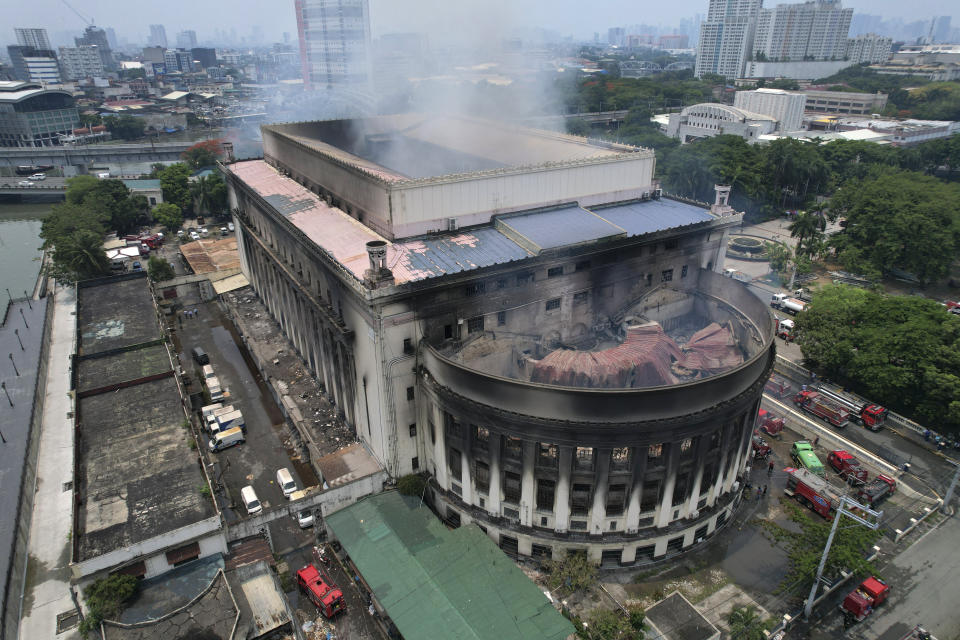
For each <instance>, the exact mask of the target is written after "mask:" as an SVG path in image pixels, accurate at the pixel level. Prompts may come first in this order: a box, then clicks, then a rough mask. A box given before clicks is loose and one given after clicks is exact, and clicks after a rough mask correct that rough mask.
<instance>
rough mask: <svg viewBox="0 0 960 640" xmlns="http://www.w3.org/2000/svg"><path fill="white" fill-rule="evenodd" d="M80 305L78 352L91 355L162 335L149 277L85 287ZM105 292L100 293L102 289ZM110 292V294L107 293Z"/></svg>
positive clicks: (78, 313) (78, 306)
mask: <svg viewBox="0 0 960 640" xmlns="http://www.w3.org/2000/svg"><path fill="white" fill-rule="evenodd" d="M81 291H83V292H84V295H81V296H80V297H79V300H78V305H77V327H78V329H79V333H80V340H79V344H78V345H77V351H78V353H79V354H80V355H89V354H91V353H98V352H100V351H108V350H110V349H115V348H117V347H128V346H130V345H134V344H142V343H144V342H150V341H151V340H156V339H157V338H160V336H161V334H160V327H159V326H158V325H157V316H156V311H155V309H154V306H153V300H152V298H151V296H150V289H149V288H148V287H147V283H146V279H145V278H136V279H132V280H123V281H119V282H116V281H115V282H110V283H109V284H107V285H101V286H99V287H93V288H89V289H81ZM101 291H102V292H104V295H97V294H98V293H99V292H101ZM106 292H109V293H106Z"/></svg>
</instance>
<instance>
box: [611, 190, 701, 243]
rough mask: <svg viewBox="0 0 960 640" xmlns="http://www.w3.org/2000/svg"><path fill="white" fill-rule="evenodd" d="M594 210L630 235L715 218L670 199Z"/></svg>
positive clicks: (697, 208)
mask: <svg viewBox="0 0 960 640" xmlns="http://www.w3.org/2000/svg"><path fill="white" fill-rule="evenodd" d="M592 211H593V213H595V214H596V215H598V216H600V217H601V218H603V219H604V220H609V221H610V223H612V224H615V225H617V226H618V227H621V228H623V229H625V230H626V232H627V234H628V235H629V236H639V235H643V234H645V233H654V232H656V231H663V230H665V229H674V228H677V227H685V226H687V225H690V224H696V223H698V222H706V221H708V220H713V219H714V216H713V215H712V214H711V213H710V212H709V211H707V210H706V209H702V208H700V207H698V206H696V205H692V204H687V203H685V202H678V201H677V200H668V199H666V198H664V199H661V200H645V201H643V202H632V203H630V204H622V205H616V206H613V207H605V208H602V209H600V208H598V209H592Z"/></svg>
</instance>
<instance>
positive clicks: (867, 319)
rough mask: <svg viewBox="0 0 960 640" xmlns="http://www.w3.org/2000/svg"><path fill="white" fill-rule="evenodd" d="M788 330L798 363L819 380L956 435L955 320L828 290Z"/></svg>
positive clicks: (888, 300) (959, 408)
mask: <svg viewBox="0 0 960 640" xmlns="http://www.w3.org/2000/svg"><path fill="white" fill-rule="evenodd" d="M796 323H797V334H798V337H797V343H798V344H799V345H800V348H801V349H802V350H803V357H804V359H805V360H806V361H807V362H808V363H809V364H810V366H812V367H813V368H815V369H816V370H817V371H818V373H820V374H821V375H822V376H826V377H830V378H832V379H834V380H837V381H839V382H842V383H843V384H844V385H845V386H849V387H851V388H853V389H854V390H856V391H858V392H860V393H861V394H863V395H864V396H866V397H870V398H877V399H882V402H883V404H884V406H886V407H888V408H890V409H892V410H894V411H897V412H898V413H902V414H905V415H907V416H910V417H912V418H913V419H915V420H917V421H918V422H920V423H922V424H927V425H929V426H930V427H931V428H936V429H938V430H941V431H946V432H953V433H957V432H960V374H958V372H960V318H957V316H954V315H951V314H949V313H947V312H946V311H945V310H944V308H943V306H941V305H940V304H938V303H937V302H935V301H933V300H927V299H924V298H919V297H916V296H886V295H882V294H879V293H874V292H872V291H867V290H864V289H858V288H855V287H847V286H836V285H831V286H827V287H824V288H823V289H821V290H820V291H819V292H818V293H817V297H816V298H815V299H814V301H813V302H812V303H811V304H810V305H809V306H808V308H807V310H806V311H804V312H803V313H801V314H799V315H798V316H797V319H796Z"/></svg>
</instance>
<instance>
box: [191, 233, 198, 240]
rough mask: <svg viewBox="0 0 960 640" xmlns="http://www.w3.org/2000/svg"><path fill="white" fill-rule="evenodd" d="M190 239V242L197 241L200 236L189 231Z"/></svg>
mask: <svg viewBox="0 0 960 640" xmlns="http://www.w3.org/2000/svg"><path fill="white" fill-rule="evenodd" d="M190 239H191V240H199V239H200V234H199V233H197V232H196V231H191V232H190Z"/></svg>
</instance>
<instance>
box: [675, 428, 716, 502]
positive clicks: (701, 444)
mask: <svg viewBox="0 0 960 640" xmlns="http://www.w3.org/2000/svg"><path fill="white" fill-rule="evenodd" d="M709 446H710V439H709V438H708V437H707V436H703V435H701V436H699V437H698V438H697V450H696V451H694V453H693V486H692V487H690V496H689V497H688V498H687V502H686V504H685V505H684V509H683V511H682V512H681V514H680V515H681V517H686V516H688V515H690V514H691V513H693V512H694V511H696V510H697V504H699V502H700V485H701V483H702V481H703V464H704V462H705V461H706V459H707V447H709Z"/></svg>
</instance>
